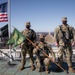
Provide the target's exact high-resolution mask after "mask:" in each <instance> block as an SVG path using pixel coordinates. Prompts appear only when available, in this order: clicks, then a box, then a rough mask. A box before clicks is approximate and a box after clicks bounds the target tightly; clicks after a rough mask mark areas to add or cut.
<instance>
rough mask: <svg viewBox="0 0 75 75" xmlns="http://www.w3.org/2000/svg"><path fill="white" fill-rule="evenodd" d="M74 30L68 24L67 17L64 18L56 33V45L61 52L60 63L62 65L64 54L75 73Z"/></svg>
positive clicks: (70, 68)
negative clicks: (73, 59)
mask: <svg viewBox="0 0 75 75" xmlns="http://www.w3.org/2000/svg"><path fill="white" fill-rule="evenodd" d="M74 33H75V31H74V28H73V27H72V26H70V25H68V24H67V17H64V18H62V24H61V25H59V26H58V27H57V28H56V29H55V32H54V38H55V45H56V46H58V48H59V50H60V56H59V60H58V61H59V62H58V64H59V65H61V63H62V60H63V58H62V57H63V54H64V52H65V54H66V57H67V58H66V61H67V64H68V67H69V70H70V71H71V72H74V73H75V70H74V69H73V68H72V52H73V51H72V46H73V45H74ZM58 68H59V67H58Z"/></svg>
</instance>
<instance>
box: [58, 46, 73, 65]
mask: <svg viewBox="0 0 75 75" xmlns="http://www.w3.org/2000/svg"><path fill="white" fill-rule="evenodd" d="M64 53H65V55H66V62H67V64H68V66H72V53H73V52H72V47H71V46H67V47H63V46H59V60H58V63H59V64H61V63H62V61H63V55H64Z"/></svg>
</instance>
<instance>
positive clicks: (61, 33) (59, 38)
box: [54, 25, 75, 46]
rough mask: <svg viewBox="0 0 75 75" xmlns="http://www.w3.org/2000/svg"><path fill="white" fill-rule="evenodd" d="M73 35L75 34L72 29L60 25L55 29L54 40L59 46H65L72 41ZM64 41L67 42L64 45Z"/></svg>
mask: <svg viewBox="0 0 75 75" xmlns="http://www.w3.org/2000/svg"><path fill="white" fill-rule="evenodd" d="M74 34H75V31H74V28H73V27H71V26H69V25H67V26H64V27H63V26H62V25H60V26H59V27H57V28H56V29H55V32H54V39H55V41H56V42H57V43H58V44H59V45H61V46H65V44H68V43H71V42H73V41H74ZM67 40H68V41H67ZM65 41H67V42H66V43H65Z"/></svg>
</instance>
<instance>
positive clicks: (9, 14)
mask: <svg viewBox="0 0 75 75" xmlns="http://www.w3.org/2000/svg"><path fill="white" fill-rule="evenodd" d="M10 4H11V2H10V0H8V30H9V38H10V36H11V9H10V8H11V6H10ZM9 50H10V51H9V52H10V57H11V45H9ZM9 61H11V59H10V60H9Z"/></svg>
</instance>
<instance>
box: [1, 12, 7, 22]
mask: <svg viewBox="0 0 75 75" xmlns="http://www.w3.org/2000/svg"><path fill="white" fill-rule="evenodd" d="M7 21H8V15H7V13H0V22H7Z"/></svg>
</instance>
